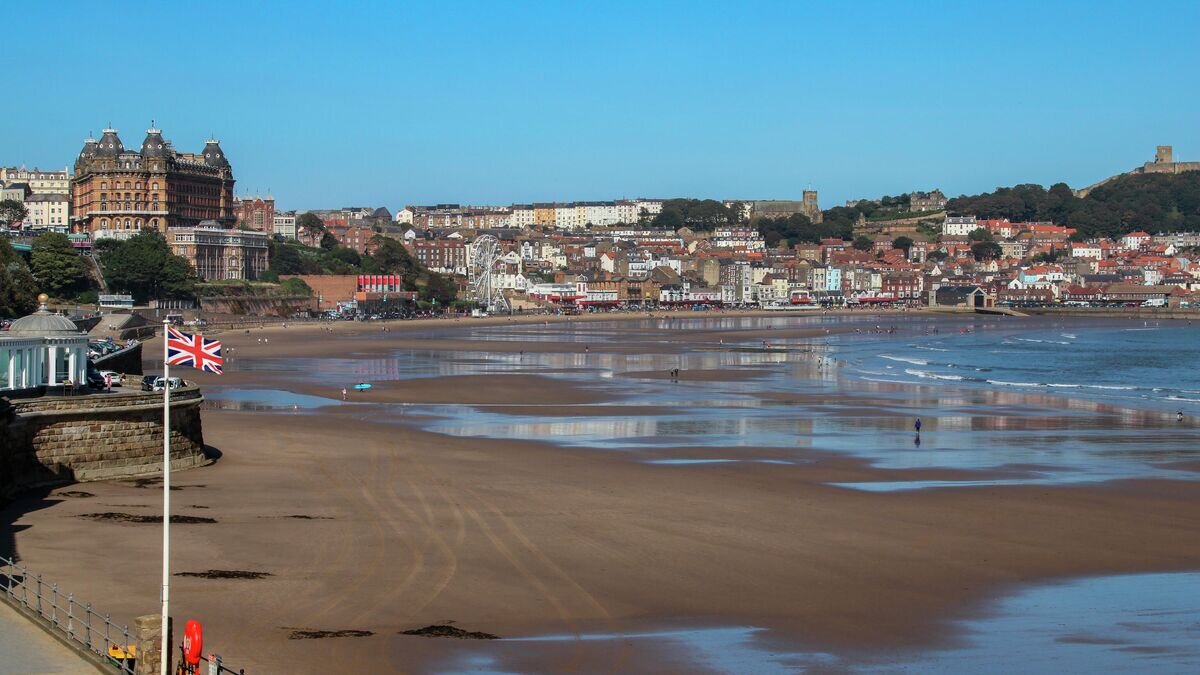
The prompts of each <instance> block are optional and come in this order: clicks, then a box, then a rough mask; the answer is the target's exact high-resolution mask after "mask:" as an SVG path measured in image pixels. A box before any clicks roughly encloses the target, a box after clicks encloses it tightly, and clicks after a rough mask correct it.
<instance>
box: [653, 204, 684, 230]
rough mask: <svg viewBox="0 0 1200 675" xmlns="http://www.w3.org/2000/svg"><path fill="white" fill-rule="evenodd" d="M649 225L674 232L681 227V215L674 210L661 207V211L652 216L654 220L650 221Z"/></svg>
mask: <svg viewBox="0 0 1200 675" xmlns="http://www.w3.org/2000/svg"><path fill="white" fill-rule="evenodd" d="M650 225H651V226H653V227H656V228H661V229H664V230H671V231H675V230H678V229H679V228H681V227H683V214H682V213H680V212H679V210H678V209H675V208H667V207H666V206H664V207H663V210H662V211H660V212H659V213H658V215H657V216H654V220H652V221H650Z"/></svg>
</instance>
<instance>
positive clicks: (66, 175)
mask: <svg viewBox="0 0 1200 675" xmlns="http://www.w3.org/2000/svg"><path fill="white" fill-rule="evenodd" d="M0 183H26V184H28V185H29V189H31V190H33V194H35V195H66V196H68V197H70V196H71V171H70V169H63V170H62V171H44V170H42V169H39V168H37V167H34V168H33V170H29V169H26V168H25V167H21V168H19V169H18V168H16V167H7V168H6V167H2V166H0Z"/></svg>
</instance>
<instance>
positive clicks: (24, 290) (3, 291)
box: [0, 237, 38, 319]
mask: <svg viewBox="0 0 1200 675" xmlns="http://www.w3.org/2000/svg"><path fill="white" fill-rule="evenodd" d="M37 294H38V290H37V282H36V281H34V280H33V274H31V273H30V272H29V267H28V266H27V265H26V264H25V260H24V259H23V258H22V257H21V254H19V253H17V252H16V251H15V250H13V247H12V245H11V244H9V243H8V240H7V239H5V238H4V237H0V317H2V318H6V319H11V318H14V317H18V316H25V315H26V314H29V313H30V312H32V311H33V310H35V309H37Z"/></svg>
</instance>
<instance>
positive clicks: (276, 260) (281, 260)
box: [267, 241, 304, 274]
mask: <svg viewBox="0 0 1200 675" xmlns="http://www.w3.org/2000/svg"><path fill="white" fill-rule="evenodd" d="M267 246H268V248H269V249H270V250H269V251H268V252H267V253H268V255H269V256H270V262H269V268H270V270H271V271H272V272H275V273H276V274H304V258H303V257H302V256H301V255H300V251H299V250H298V247H297V246H296V245H294V244H288V243H283V242H274V241H269V242H267Z"/></svg>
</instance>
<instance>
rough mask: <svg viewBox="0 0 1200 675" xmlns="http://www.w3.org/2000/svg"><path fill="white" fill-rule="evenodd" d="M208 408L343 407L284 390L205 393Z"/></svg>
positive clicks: (221, 390)
mask: <svg viewBox="0 0 1200 675" xmlns="http://www.w3.org/2000/svg"><path fill="white" fill-rule="evenodd" d="M204 403H205V406H206V407H209V408H217V409H220V410H277V411H283V410H312V409H315V408H323V407H325V406H331V405H342V404H343V402H342V401H339V400H337V399H332V398H325V397H323V396H311V395H308V394H297V393H296V392H292V391H286V390H283V389H220V388H213V389H212V390H211V391H206V392H204Z"/></svg>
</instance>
